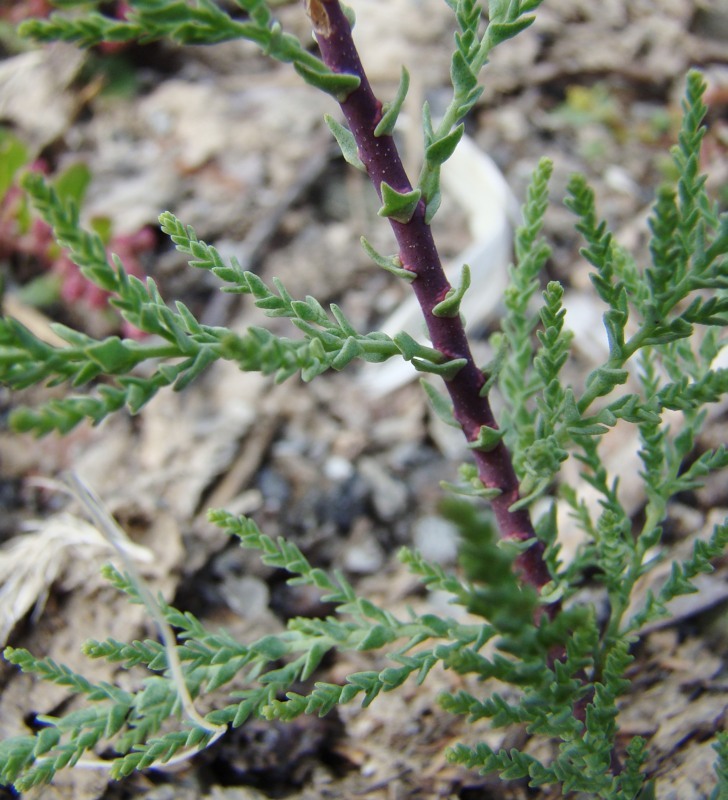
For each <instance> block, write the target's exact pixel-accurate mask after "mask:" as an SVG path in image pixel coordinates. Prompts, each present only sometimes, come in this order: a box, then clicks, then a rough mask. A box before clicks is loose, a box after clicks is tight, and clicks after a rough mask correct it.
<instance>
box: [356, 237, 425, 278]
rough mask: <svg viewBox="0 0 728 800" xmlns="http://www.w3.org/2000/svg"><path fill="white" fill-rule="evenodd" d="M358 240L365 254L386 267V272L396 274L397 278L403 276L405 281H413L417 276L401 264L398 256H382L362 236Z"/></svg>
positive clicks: (379, 265) (380, 265)
mask: <svg viewBox="0 0 728 800" xmlns="http://www.w3.org/2000/svg"><path fill="white" fill-rule="evenodd" d="M360 241H361V246H362V247H363V248H364V250H365V252H366V254H367V255H368V256H369V258H371V260H372V261H373V262H374V263H375V264H376V265H377V266H378V267H381V268H382V269H386V270H387V272H391V273H392V275H396V276H397V277H398V278H403V279H404V280H406V281H413V280H414V279H415V278H416V277H417V275H416V274H415V273H414V272H412V270H409V269H405V268H404V267H403V266H402V262H401V261H400V259H399V256H389V257H387V256H383V255H382V254H381V253H379V252H377V251H376V250H375V249H374V248H373V247H372V246H371V245H370V244H369V242H368V241H367V240H366V239H365V238H364V237H363V236H362V237H361V239H360Z"/></svg>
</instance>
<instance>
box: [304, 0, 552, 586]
mask: <svg viewBox="0 0 728 800" xmlns="http://www.w3.org/2000/svg"><path fill="white" fill-rule="evenodd" d="M305 3H306V11H307V13H308V15H309V18H310V19H311V22H312V23H313V28H314V33H315V35H316V40H317V42H318V45H319V49H320V51H321V57H322V59H323V61H324V63H325V64H326V65H327V66H328V67H329V68H330V69H331V70H332V71H333V72H336V73H339V74H349V75H355V76H357V77H358V78H359V79H360V83H359V86H358V88H356V89H354V90H353V91H352V92H350V93H349V94H348V95H347V96H346V97H345V98H343V99H340V100H339V104H340V106H341V110H342V111H343V113H344V117H345V118H346V121H347V123H348V124H349V128H350V129H351V132H352V134H353V135H354V139H355V141H356V145H357V149H358V155H359V158H360V160H361V162H362V163H363V165H364V167H365V168H366V171H367V173H368V175H369V178H370V180H371V182H372V183H373V185H374V188H375V190H376V191H377V194H378V195H379V197H380V199H382V184H387V186H389V187H391V188H392V189H394V190H395V191H396V192H398V193H400V194H402V195H406V194H409V193H411V192H412V191H413V187H412V184H411V183H410V181H409V178H408V177H407V174H406V172H405V170H404V166H403V164H402V159H401V158H400V156H399V152H398V151H397V147H396V145H395V142H394V139H393V137H392V136H390V135H383V136H376V135H375V132H374V131H375V128H376V127H377V124H378V123H379V121H380V120H381V117H382V104H381V103H380V102H379V100H377V98H376V97H375V96H374V93H373V92H372V89H371V86H370V85H369V81H368V79H367V76H366V74H365V72H364V69H363V67H362V64H361V60H360V59H359V54H358V52H357V49H356V46H355V45H354V40H353V38H352V35H351V25H350V23H349V20H348V19H347V17H346V15H345V14H344V12H343V10H342V8H341V5H340V3H339V0H305ZM425 211H426V208H425V204H424V202H423V201H422V200H421V199H420V200H419V202H418V203H417V204H416V206H415V208H414V211H413V213H412V214H411V217H410V218H409V220H408V221H406V222H402V221H398V220H397V219H395V218H393V217H392V216H389V222H390V224H391V226H392V229H393V231H394V235H395V237H396V239H397V244H398V245H399V257H400V259H401V261H402V265H403V266H404V268H405V269H407V270H409V271H411V272H413V273H414V274H415V276H416V277H415V279H414V280H413V281H412V288H413V289H414V292H415V295H416V296H417V300H418V301H419V304H420V306H421V308H422V312H423V314H424V317H425V321H426V324H427V329H428V332H429V335H430V340H431V342H432V346H433V347H434V348H436V349H437V350H439V351H440V352H441V353H443V355H444V356H445V357H446V358H447V359H448V360H450V359H465V362H466V363H465V365H464V366H463V367H462V368H461V369H460V370H459V371H458V372H457V374H456V375H455V376H454V377H453V378H451V379H450V380H449V381H446V386H447V390H448V392H449V394H450V397H451V399H452V402H453V409H454V413H455V418H456V419H457V421H458V422H459V423H460V425H461V427H462V429H463V432H464V433H465V436H466V438H467V440H468V442H470V443H476V447H475V449H474V456H475V462H476V464H477V467H478V475H479V477H480V480H481V481H482V482H483V485H484V486H485V487H486V488H488V489H498V490H499V492H500V494H499V495H498V496H497V497H495V498H494V499H493V500H492V506H493V511H494V513H495V517H496V521H497V523H498V527H499V530H500V533H501V536H502V537H503V538H504V539H507V540H510V541H514V542H524V541H527V540H529V539H535V538H536V534H535V532H534V529H533V525H532V523H531V519H530V516H529V514H528V512H527V511H526V510H525V509H521V510H517V511H511V510H510V509H511V506H512V505H513V504H514V503H515V502H516V501H517V500H518V499H519V494H518V479H517V477H516V473H515V471H514V469H513V463H512V460H511V457H510V453H509V452H508V450H507V449H506V447H505V445H504V444H503V442H502V441H500V440H498V441H497V442H496V443H495V444H494V445H493V446H488V447H478V446H477V443H478V442H479V439H480V438H481V437H482V431H483V429H490V430H496V429H497V424H496V421H495V418H494V416H493V412H492V411H491V408H490V403H489V402H488V398H487V397H486V396H481V389H482V388H483V384H484V383H485V376H484V375H483V373H482V372H481V370H480V369H479V368H478V366H477V365H476V363H475V361H474V359H473V356H472V354H471V352H470V346H469V344H468V341H467V338H466V336H465V330H464V328H463V324H462V321H461V320H460V316H459V314H455V315H454V316H442V315H440V316H438V315H437V314H436V313H434V310H435V307H436V306H437V305H438V304H439V303H441V302H442V301H443V300H444V299H445V297H446V295H447V293H448V292H449V291H450V289H451V288H452V287H451V286H450V283H449V282H448V280H447V278H446V277H445V272H444V270H443V268H442V263H441V261H440V256H439V254H438V252H437V248H436V246H435V242H434V239H433V237H432V230H431V228H430V226H429V225H428V224H427V223H426V221H425ZM544 550H545V546H544V544H543V543H542V542H540V541H536V542H535V543H534V544H533V545H532V546H531V547H529V548H528V549H527V550H526V551H525V552H523V553H521V554H520V555H519V556H518V557H517V559H516V569H517V570H518V572H519V573H520V575H521V577H522V579H523V580H524V581H525V582H526V583H528V584H530V585H532V586H534V587H535V588H537V589H540V588H542V587H543V586H545V585H546V584H547V583H548V582H549V581H550V580H551V576H550V575H549V572H548V569H547V567H546V564H545V561H544Z"/></svg>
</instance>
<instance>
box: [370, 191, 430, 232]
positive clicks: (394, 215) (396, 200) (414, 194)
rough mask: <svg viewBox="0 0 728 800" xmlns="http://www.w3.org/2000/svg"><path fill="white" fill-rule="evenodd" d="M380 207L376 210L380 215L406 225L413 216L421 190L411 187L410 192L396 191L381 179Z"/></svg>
mask: <svg viewBox="0 0 728 800" xmlns="http://www.w3.org/2000/svg"><path fill="white" fill-rule="evenodd" d="M380 188H381V192H382V207H381V208H380V209H379V211H378V212H377V213H378V214H379V216H380V217H387V218H388V219H393V220H395V221H396V222H401V223H402V224H403V225H406V224H407V223H408V222H409V221H410V220H411V219H412V217H413V215H414V213H415V209H416V208H417V204H418V203H419V202H420V197H422V192H421V191H420V189H412V191H410V192H398V191H397V190H396V189H393V188H392V187H391V186H390V185H389V184H388V183H387V182H386V181H382V184H381V187H380Z"/></svg>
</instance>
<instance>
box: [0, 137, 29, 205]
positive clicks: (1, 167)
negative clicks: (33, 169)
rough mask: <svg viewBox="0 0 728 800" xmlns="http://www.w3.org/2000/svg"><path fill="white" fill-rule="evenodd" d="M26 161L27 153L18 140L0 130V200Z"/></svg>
mask: <svg viewBox="0 0 728 800" xmlns="http://www.w3.org/2000/svg"><path fill="white" fill-rule="evenodd" d="M27 160H28V151H27V148H26V147H25V145H24V144H23V143H22V142H21V141H20V139H17V138H16V137H15V136H13V135H12V134H10V133H8V132H7V131H6V130H4V129H0V200H2V199H3V197H4V196H5V193H6V192H7V190H8V189H9V188H10V187H11V186H12V183H13V179H14V178H15V174H16V173H17V171H18V170H19V169H20V168H21V167H22V166H23V164H25V163H26V162H27Z"/></svg>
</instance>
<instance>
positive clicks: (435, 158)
mask: <svg viewBox="0 0 728 800" xmlns="http://www.w3.org/2000/svg"><path fill="white" fill-rule="evenodd" d="M464 132H465V125H464V124H463V123H460V125H458V126H457V128H454V129H453V130H451V131H450V133H448V134H447V136H443V137H442V138H441V139H436V140H435V141H434V142H432V144H430V145H429V146H428V148H427V149H426V150H425V158H426V159H427V160H428V161H432V162H434V163H436V164H442V163H444V162H445V161H447V160H448V158H450V156H451V155H452V154H453V153H454V152H455V148H456V147H457V146H458V144H459V143H460V140H461V139H462V138H463V133H464Z"/></svg>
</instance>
